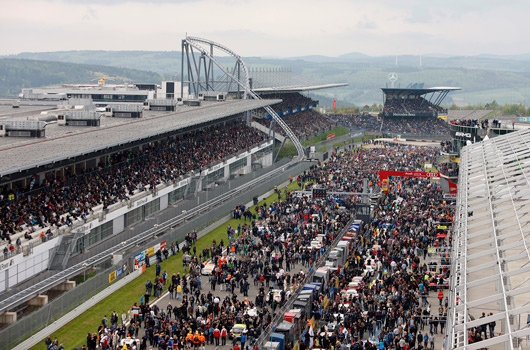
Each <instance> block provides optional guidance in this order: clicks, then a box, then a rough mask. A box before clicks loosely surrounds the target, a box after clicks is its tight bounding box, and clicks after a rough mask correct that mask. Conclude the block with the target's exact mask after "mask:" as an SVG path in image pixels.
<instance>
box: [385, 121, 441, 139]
mask: <svg viewBox="0 0 530 350" xmlns="http://www.w3.org/2000/svg"><path fill="white" fill-rule="evenodd" d="M381 131H382V132H383V133H392V134H411V135H432V136H446V135H448V134H449V125H448V124H447V123H446V122H445V121H444V120H442V119H439V118H433V117H430V118H415V117H407V118H395V117H393V118H391V117H387V118H384V120H383V126H382V128H381Z"/></svg>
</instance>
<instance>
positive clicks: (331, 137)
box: [326, 133, 335, 140]
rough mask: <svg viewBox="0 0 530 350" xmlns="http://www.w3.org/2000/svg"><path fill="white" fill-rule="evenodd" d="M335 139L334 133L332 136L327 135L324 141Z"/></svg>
mask: <svg viewBox="0 0 530 350" xmlns="http://www.w3.org/2000/svg"><path fill="white" fill-rule="evenodd" d="M334 138H335V133H333V134H329V135H328V136H327V137H326V140H331V139H334Z"/></svg>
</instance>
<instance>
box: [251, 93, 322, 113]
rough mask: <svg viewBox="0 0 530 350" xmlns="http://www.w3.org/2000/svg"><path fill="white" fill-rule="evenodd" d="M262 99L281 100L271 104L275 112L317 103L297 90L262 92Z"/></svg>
mask: <svg viewBox="0 0 530 350" xmlns="http://www.w3.org/2000/svg"><path fill="white" fill-rule="evenodd" d="M261 98H262V99H264V100H272V99H280V100H282V102H280V103H277V104H274V105H272V106H271V107H272V108H274V110H275V111H276V112H284V111H288V110H294V109H296V108H299V107H308V106H313V105H315V104H318V101H314V100H313V99H311V98H309V97H306V96H304V95H302V94H300V93H298V92H293V93H281V94H264V95H261Z"/></svg>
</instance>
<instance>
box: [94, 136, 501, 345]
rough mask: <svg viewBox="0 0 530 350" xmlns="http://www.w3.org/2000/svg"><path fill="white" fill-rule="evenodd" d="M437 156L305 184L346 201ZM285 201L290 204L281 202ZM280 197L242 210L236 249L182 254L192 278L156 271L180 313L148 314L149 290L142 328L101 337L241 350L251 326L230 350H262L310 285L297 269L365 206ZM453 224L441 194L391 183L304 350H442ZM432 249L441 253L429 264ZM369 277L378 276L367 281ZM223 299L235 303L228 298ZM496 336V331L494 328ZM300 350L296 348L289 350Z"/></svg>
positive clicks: (317, 170) (421, 150) (365, 159)
mask: <svg viewBox="0 0 530 350" xmlns="http://www.w3.org/2000/svg"><path fill="white" fill-rule="evenodd" d="M438 155H439V148H429V147H418V146H403V145H387V146H383V147H378V148H372V146H364V147H360V148H357V149H353V150H349V151H347V152H344V153H335V154H332V155H331V158H330V160H329V162H327V163H326V164H320V165H318V166H314V167H312V168H311V169H310V170H309V171H308V172H306V173H304V175H302V176H300V177H299V178H298V179H296V180H295V181H298V182H299V184H300V185H299V186H300V187H304V186H305V187H306V188H307V187H311V186H314V185H315V184H316V186H318V187H321V188H327V189H330V190H336V191H352V190H359V188H360V187H359V186H360V183H361V182H362V181H361V180H362V179H363V178H368V179H369V180H370V182H371V185H372V186H378V183H377V182H378V177H377V171H378V170H384V169H392V170H403V171H416V170H420V169H422V167H423V164H424V163H425V162H432V161H433V159H434V158H435V157H437V156H438ZM282 192H284V195H285V199H280V198H281V195H282ZM277 193H278V200H277V201H274V202H272V203H264V204H262V205H259V206H257V207H256V208H255V209H252V210H251V209H250V208H246V207H245V206H243V205H240V206H238V207H237V208H236V209H235V210H234V217H235V218H238V219H244V221H243V222H241V223H240V224H239V226H238V227H230V226H228V227H227V231H226V234H227V236H226V240H225V239H223V240H221V241H220V242H215V241H214V242H212V245H211V246H210V247H209V248H207V249H205V250H204V251H202V252H197V251H195V249H193V239H192V238H190V239H189V240H188V243H187V244H186V247H185V248H184V250H185V253H184V255H183V264H184V266H185V271H189V273H187V274H185V275H180V274H178V273H171V272H170V273H169V274H168V273H166V272H165V271H164V272H163V273H162V272H161V271H160V269H157V270H156V271H157V272H156V276H155V281H156V284H158V285H159V286H161V287H162V289H166V288H167V289H168V290H169V294H170V301H171V303H170V304H169V305H168V306H167V307H166V308H158V307H157V306H156V305H149V297H150V296H151V295H153V291H152V290H151V285H150V284H149V283H146V294H145V295H144V296H142V299H141V303H140V305H137V304H134V305H133V307H132V308H131V310H130V311H129V317H128V318H129V320H130V321H131V322H130V323H129V324H128V325H127V326H126V325H123V326H120V325H116V326H115V327H109V326H107V327H105V326H104V325H103V324H102V326H100V330H99V337H100V338H103V337H105V336H106V335H105V334H109V335H107V337H112V336H111V335H112V334H114V333H113V332H116V334H117V335H116V339H119V337H120V336H125V334H129V335H131V336H133V337H137V338H139V339H140V342H141V345H140V349H146V348H148V347H149V346H152V347H157V346H158V348H159V349H168V348H171V347H173V348H176V349H184V348H186V346H190V347H192V348H198V349H201V346H205V345H213V344H216V346H220V347H224V346H230V344H229V343H230V339H227V338H229V337H228V336H227V335H229V332H230V330H231V328H232V326H233V325H234V324H244V325H245V326H246V331H244V332H243V333H242V334H241V335H240V336H238V337H235V341H234V340H233V341H232V345H231V346H230V348H235V349H238V348H241V349H245V350H248V349H255V340H256V339H257V338H259V336H260V334H261V331H262V330H263V329H264V328H265V327H266V326H267V325H268V324H269V323H270V322H271V320H272V318H273V317H274V313H275V311H276V310H278V309H279V308H281V306H282V305H283V304H284V303H285V301H286V300H287V299H288V298H289V296H290V295H291V294H293V293H294V292H295V291H296V290H297V288H299V286H300V285H301V284H302V283H303V282H302V281H303V280H304V277H305V274H304V273H303V272H300V270H301V269H300V268H299V267H297V266H300V265H302V266H305V267H309V268H310V269H312V268H313V266H314V264H315V263H316V262H318V261H319V258H320V256H321V254H323V253H325V252H326V250H327V249H329V246H330V243H331V242H332V241H333V239H334V237H336V235H337V234H338V232H340V230H341V229H342V228H343V227H344V225H345V224H346V223H347V222H348V221H349V220H350V219H351V214H352V210H353V209H352V208H353V203H354V202H355V200H356V199H355V198H353V197H351V196H350V197H348V198H346V199H345V200H343V202H342V205H343V207H339V206H338V205H337V203H336V202H334V201H333V200H332V199H330V198H327V199H313V198H312V197H311V196H309V197H307V196H297V195H295V193H294V192H287V189H286V188H285V189H284V190H283V191H282V190H277ZM453 216H454V209H453V208H452V207H451V206H450V205H448V204H447V203H446V202H445V201H444V199H443V193H442V191H441V189H440V187H439V185H438V183H436V182H431V181H429V180H425V179H417V178H402V179H394V180H392V182H391V184H390V186H389V191H388V193H383V194H382V195H381V197H380V198H379V200H378V201H377V204H376V205H375V208H374V215H373V220H372V221H371V222H366V223H364V224H363V225H362V229H361V232H360V234H359V235H356V236H354V237H353V239H352V241H351V243H350V248H349V249H350V255H349V258H348V264H347V266H346V267H341V268H339V269H335V270H334V271H333V272H332V275H331V278H330V283H329V285H328V286H327V287H326V288H325V289H322V290H321V292H320V293H321V294H320V295H319V297H318V298H316V299H315V300H314V301H313V308H312V309H313V312H312V314H311V315H307V317H308V318H310V317H315V319H316V320H317V321H318V328H316V329H314V330H313V331H310V327H312V326H311V325H306V329H305V330H303V331H302V332H301V335H300V336H299V338H297V339H298V340H299V341H300V349H307V348H320V349H392V348H399V349H412V348H415V349H425V348H427V349H433V348H434V344H435V341H436V337H438V336H439V335H438V334H443V331H444V327H445V323H446V316H447V308H448V299H447V296H446V294H445V289H444V288H446V287H447V279H448V278H449V275H450V265H449V262H448V261H449V260H448V258H447V254H448V252H449V250H450V248H451V236H450V234H449V235H447V236H446V235H440V232H441V231H440V228H439V226H440V225H443V226H445V225H448V226H450V225H451V222H452V220H453ZM247 220H248V222H247ZM444 233H445V231H444ZM318 234H323V235H324V239H323V246H322V248H321V249H318V248H314V247H311V246H310V242H311V240H312V239H314V238H315V237H316V236H317V235H318ZM429 248H435V249H436V253H433V254H431V253H429V254H428V251H429ZM207 260H209V262H210V263H212V264H213V271H212V273H211V275H209V276H208V283H206V281H205V279H206V277H204V276H203V277H201V270H202V269H203V268H204V267H206V261H207ZM367 266H373V267H374V268H373V269H372V270H368V272H366V271H367V270H366V268H367ZM170 275H172V276H171V277H169V276H170ZM355 276H363V277H362V280H361V282H360V283H359V285H358V286H357V288H356V290H357V293H356V294H355V296H352V295H349V296H347V294H344V293H342V291H343V290H345V289H347V288H348V284H349V282H350V281H351V280H352V278H353V277H355ZM148 282H149V281H148ZM251 284H252V285H253V288H255V289H257V290H258V292H257V296H256V297H255V298H253V299H249V298H248V290H249V288H250V285H251ZM217 288H219V290H220V291H224V293H225V294H226V292H228V295H225V296H224V297H223V296H221V294H220V292H217ZM273 290H280V293H279V294H275V293H274V292H273ZM158 293H159V292H158ZM158 293H157V294H158ZM325 297H327V298H325ZM324 300H327V302H328V305H327V306H325V305H324ZM433 300H435V302H434V303H433ZM134 310H137V312H134ZM488 327H492V329H494V328H495V324H492V325H488ZM481 329H482V328H481V327H478V328H477V332H474V333H473V337H474V338H473V339H474V340H473V341H475V340H476V341H479V338H480V339H482V337H483V336H482V334H481V332H480V330H481ZM487 336H488V334H484V337H487ZM227 341H228V343H227ZM225 344H226V345H225ZM239 344H241V347H239ZM292 345H293V344H292V343H289V342H288V343H287V346H286V349H292Z"/></svg>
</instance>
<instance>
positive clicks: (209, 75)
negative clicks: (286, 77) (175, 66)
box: [181, 36, 305, 160]
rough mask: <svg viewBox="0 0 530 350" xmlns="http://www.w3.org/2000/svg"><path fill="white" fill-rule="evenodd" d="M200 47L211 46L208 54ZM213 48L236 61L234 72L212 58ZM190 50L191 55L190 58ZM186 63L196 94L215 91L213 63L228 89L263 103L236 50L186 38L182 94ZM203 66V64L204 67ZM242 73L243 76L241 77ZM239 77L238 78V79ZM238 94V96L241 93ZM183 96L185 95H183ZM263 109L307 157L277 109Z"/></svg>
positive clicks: (300, 155) (190, 37) (183, 41)
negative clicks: (185, 63) (197, 57)
mask: <svg viewBox="0 0 530 350" xmlns="http://www.w3.org/2000/svg"><path fill="white" fill-rule="evenodd" d="M199 44H205V45H209V47H210V51H209V52H208V51H207V50H206V49H205V48H204V47H202V46H201V45H199ZM214 48H216V49H219V50H221V51H223V52H224V53H226V54H228V55H230V56H232V57H233V58H235V59H236V64H235V65H234V70H233V71H232V72H230V71H229V70H228V69H226V68H224V67H223V66H222V65H221V64H220V63H219V62H218V61H217V60H216V59H215V58H214V57H213V50H214ZM193 49H195V50H197V51H199V52H200V57H199V63H198V64H197V63H196V60H195V55H194V54H193ZM190 51H191V56H190ZM184 55H186V60H185V58H184ZM206 57H207V58H208V59H209V60H210V62H209V64H206ZM184 62H187V68H188V69H187V74H188V78H189V79H191V80H190V81H188V83H189V84H193V88H194V91H195V92H196V93H198V91H200V89H204V90H209V89H213V86H214V83H215V81H214V79H213V65H212V63H213V64H215V65H216V66H217V67H218V68H219V69H220V70H221V71H222V72H223V73H224V74H225V75H226V76H227V77H228V78H230V83H229V85H228V87H230V86H231V84H232V82H234V83H236V84H237V86H238V91H239V88H241V89H243V98H245V99H247V98H249V97H251V98H253V99H256V100H261V99H262V98H261V97H260V96H259V95H257V94H256V93H255V92H254V91H252V89H251V88H250V77H249V74H248V68H247V66H246V64H245V62H243V60H242V59H241V56H239V55H238V54H236V53H235V52H234V51H232V50H230V49H229V48H228V47H226V46H224V45H221V44H219V43H217V42H214V41H211V40H208V39H203V38H198V37H192V36H186V38H185V39H183V40H182V66H181V69H182V75H181V76H182V84H181V93H183V86H184ZM192 63H193V66H194V67H195V73H196V79H195V78H194V75H193V70H192ZM201 63H202V65H201ZM201 67H204V74H205V82H204V83H201V81H200V75H201ZM241 71H242V72H241ZM241 73H243V74H242V75H243V76H241ZM236 74H237V77H236ZM238 95H239V94H238ZM181 96H182V95H181ZM264 109H265V110H266V111H267V112H268V113H269V114H270V115H271V116H272V119H274V120H275V121H276V122H277V123H278V125H279V126H280V127H281V128H282V129H283V130H284V131H285V133H286V135H287V137H288V138H290V139H291V141H292V142H293V144H294V145H295V147H296V151H297V153H298V158H299V160H302V159H303V158H304V156H305V152H304V147H303V146H302V144H301V143H300V140H299V139H298V137H296V135H295V134H294V132H293V131H292V130H291V128H289V126H288V125H287V124H286V123H285V122H284V121H283V120H282V119H281V118H280V116H279V115H278V113H276V111H275V110H274V109H272V108H271V107H270V106H266V107H264Z"/></svg>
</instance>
